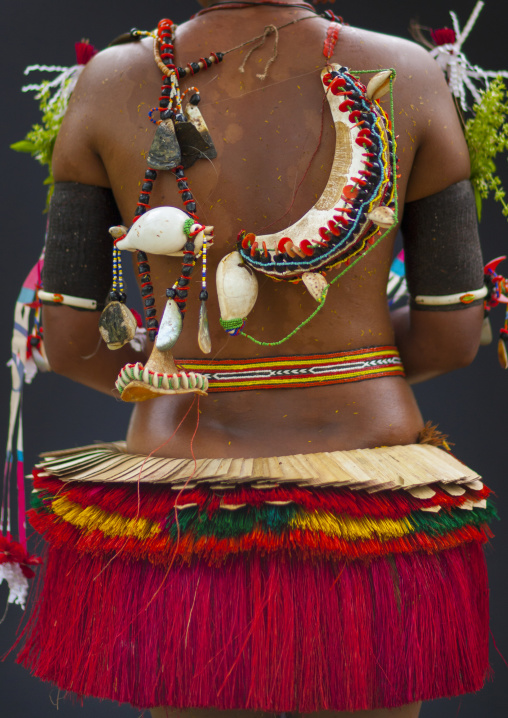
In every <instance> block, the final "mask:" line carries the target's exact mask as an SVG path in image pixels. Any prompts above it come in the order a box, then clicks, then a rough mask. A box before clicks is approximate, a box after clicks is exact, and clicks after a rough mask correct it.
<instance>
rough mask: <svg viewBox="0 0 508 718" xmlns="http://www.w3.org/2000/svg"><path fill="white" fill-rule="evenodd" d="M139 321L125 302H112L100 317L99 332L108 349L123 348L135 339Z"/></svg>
mask: <svg viewBox="0 0 508 718" xmlns="http://www.w3.org/2000/svg"><path fill="white" fill-rule="evenodd" d="M137 326H138V325H137V323H136V320H135V318H134V315H133V314H132V312H131V310H130V309H129V308H128V307H127V306H126V305H125V304H124V303H123V302H110V303H109V304H107V305H106V307H104V310H103V312H102V314H101V318H100V319H99V332H100V335H101V337H102V338H103V339H104V341H105V342H106V344H107V345H108V349H113V350H114V349H121V348H122V347H123V346H124V345H125V344H127V343H128V342H130V341H131V339H134V336H135V334H136V329H137Z"/></svg>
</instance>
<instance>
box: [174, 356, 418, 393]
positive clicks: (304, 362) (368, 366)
mask: <svg viewBox="0 0 508 718" xmlns="http://www.w3.org/2000/svg"><path fill="white" fill-rule="evenodd" d="M179 365H180V366H181V367H182V368H183V369H184V370H185V371H186V372H189V371H192V372H198V373H200V374H203V375H204V376H205V377H206V378H207V380H208V391H209V392H219V391H248V390H259V389H283V388H288V389H289V388H298V387H302V388H303V387H311V386H320V385H329V384H343V383H348V382H356V381H365V380H367V379H375V378H377V377H386V376H404V367H403V365H402V361H401V358H400V355H399V352H398V351H397V348H396V347H394V346H382V347H366V348H365V349H354V350H353V351H347V352H335V353H332V354H313V355H306V356H280V357H264V358H262V359H183V360H181V361H180V362H179Z"/></svg>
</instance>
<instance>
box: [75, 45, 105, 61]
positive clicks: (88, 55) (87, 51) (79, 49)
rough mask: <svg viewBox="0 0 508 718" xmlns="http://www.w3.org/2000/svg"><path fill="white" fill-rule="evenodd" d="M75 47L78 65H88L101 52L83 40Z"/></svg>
mask: <svg viewBox="0 0 508 718" xmlns="http://www.w3.org/2000/svg"><path fill="white" fill-rule="evenodd" d="M74 47H75V48H76V62H77V63H78V65H86V63H87V62H89V61H90V60H91V59H92V57H93V56H94V55H97V53H98V52H99V51H98V50H97V48H96V47H94V46H93V45H91V44H90V43H89V42H85V41H83V40H82V41H81V42H76V43H75V45H74Z"/></svg>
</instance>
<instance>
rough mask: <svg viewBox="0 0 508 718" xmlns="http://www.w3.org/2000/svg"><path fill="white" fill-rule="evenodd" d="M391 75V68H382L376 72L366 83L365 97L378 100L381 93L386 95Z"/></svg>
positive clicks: (381, 95)
mask: <svg viewBox="0 0 508 718" xmlns="http://www.w3.org/2000/svg"><path fill="white" fill-rule="evenodd" d="M391 76H392V71H391V70H383V72H378V73H377V75H374V77H373V78H371V80H370V81H369V84H368V85H367V97H368V98H369V100H379V99H380V98H381V97H383V95H386V93H387V92H388V90H389V89H390V77H391Z"/></svg>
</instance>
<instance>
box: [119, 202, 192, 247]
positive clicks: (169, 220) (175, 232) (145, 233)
mask: <svg viewBox="0 0 508 718" xmlns="http://www.w3.org/2000/svg"><path fill="white" fill-rule="evenodd" d="M188 219H189V215H188V214H186V213H185V212H183V211H182V210H181V209H178V207H154V209H151V210H149V211H148V212H145V214H143V215H142V216H141V217H140V218H139V219H138V220H137V221H136V222H134V224H133V225H132V227H131V228H130V229H129V231H128V233H127V235H126V236H125V237H124V238H123V239H121V240H120V241H119V242H117V244H116V246H117V248H118V249H127V250H129V251H130V252H135V251H136V250H138V249H139V250H142V251H143V252H148V253H151V254H166V255H171V254H181V253H182V250H183V248H184V245H185V243H186V242H187V236H186V234H185V232H184V231H183V227H184V224H185V222H186V221H187V220H188ZM116 229H117V228H116V227H111V229H110V230H109V231H110V233H111V234H112V235H113V236H114V232H115V230H116Z"/></svg>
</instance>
